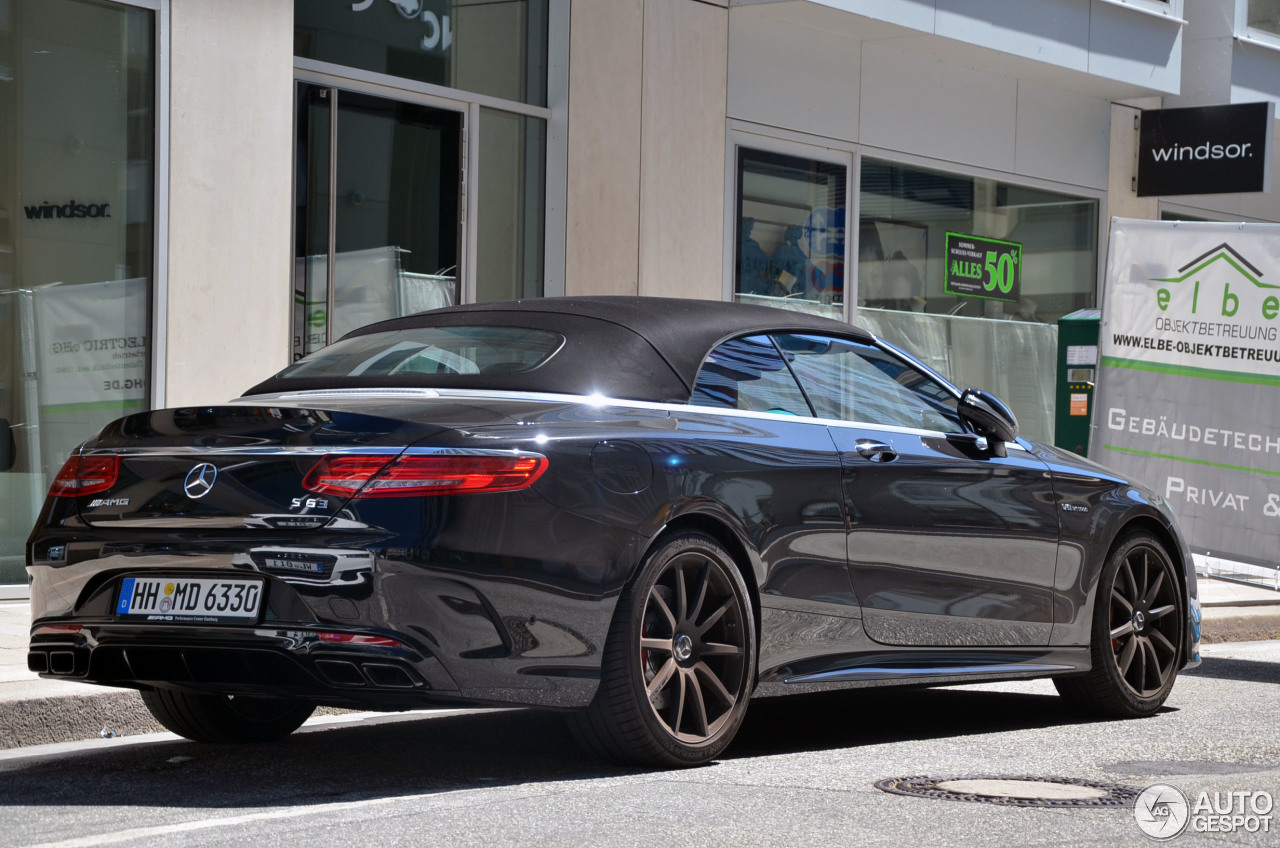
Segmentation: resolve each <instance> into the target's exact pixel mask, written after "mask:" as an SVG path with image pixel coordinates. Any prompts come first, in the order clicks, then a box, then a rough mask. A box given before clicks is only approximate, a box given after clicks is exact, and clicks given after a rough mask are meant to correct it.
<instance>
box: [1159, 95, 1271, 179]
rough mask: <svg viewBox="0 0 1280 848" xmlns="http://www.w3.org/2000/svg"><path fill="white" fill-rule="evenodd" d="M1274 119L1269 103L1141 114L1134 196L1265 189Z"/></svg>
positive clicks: (1162, 110)
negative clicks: (1136, 188) (1136, 189)
mask: <svg viewBox="0 0 1280 848" xmlns="http://www.w3.org/2000/svg"><path fill="white" fill-rule="evenodd" d="M1274 118H1275V105H1274V104H1273V103H1237V104H1234V105H1231V106H1196V107H1192V108H1187V109H1151V110H1148V111H1145V112H1143V113H1142V125H1141V129H1140V130H1139V132H1138V196H1139V197H1154V196H1161V195H1176V194H1230V193H1235V192H1257V191H1266V190H1267V189H1268V187H1269V186H1270V184H1271V147H1272V143H1271V139H1272V128H1273V126H1274V123H1273V121H1274Z"/></svg>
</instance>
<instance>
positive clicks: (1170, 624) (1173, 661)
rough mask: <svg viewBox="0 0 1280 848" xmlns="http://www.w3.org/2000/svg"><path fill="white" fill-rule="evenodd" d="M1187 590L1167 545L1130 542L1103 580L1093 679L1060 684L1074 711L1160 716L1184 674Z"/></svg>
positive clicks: (1138, 537) (1138, 536)
mask: <svg viewBox="0 0 1280 848" xmlns="http://www.w3.org/2000/svg"><path fill="white" fill-rule="evenodd" d="M1184 619H1185V610H1184V608H1183V599H1182V584H1181V583H1179V581H1178V575H1177V572H1176V571H1175V570H1174V565H1173V561H1172V559H1171V558H1170V557H1169V554H1168V553H1167V552H1166V551H1165V549H1164V546H1163V545H1162V544H1161V543H1160V542H1159V541H1158V540H1157V539H1156V538H1155V537H1154V536H1152V535H1151V534H1149V533H1135V534H1132V535H1129V536H1126V537H1125V538H1124V539H1122V540H1121V542H1120V543H1119V544H1118V545H1116V547H1115V549H1114V550H1112V552H1111V554H1110V556H1108V558H1107V563H1106V566H1105V567H1104V568H1103V569H1102V575H1101V577H1100V579H1099V580H1098V597H1097V599H1096V601H1095V603H1094V610H1093V637H1092V638H1091V639H1090V643H1089V654H1090V660H1091V663H1092V668H1091V669H1090V670H1089V671H1088V673H1086V674H1080V675H1072V676H1069V677H1056V678H1054V681H1053V682H1054V685H1055V686H1056V687H1057V689H1058V692H1059V694H1061V695H1062V697H1063V698H1065V699H1066V700H1067V701H1068V702H1069V703H1071V704H1072V705H1073V706H1076V707H1078V708H1081V709H1083V710H1085V711H1087V712H1090V713H1093V714H1095V715H1106V716H1119V717H1136V716H1147V715H1151V714H1152V713H1154V712H1155V711H1156V710H1158V709H1160V707H1161V706H1162V705H1163V704H1164V702H1165V699H1166V698H1168V697H1169V692H1170V690H1172V689H1173V683H1174V679H1175V678H1176V677H1177V674H1178V669H1179V668H1181V659H1182V641H1183V635H1184V634H1183V629H1184V628H1185V626H1186V624H1185V621H1184Z"/></svg>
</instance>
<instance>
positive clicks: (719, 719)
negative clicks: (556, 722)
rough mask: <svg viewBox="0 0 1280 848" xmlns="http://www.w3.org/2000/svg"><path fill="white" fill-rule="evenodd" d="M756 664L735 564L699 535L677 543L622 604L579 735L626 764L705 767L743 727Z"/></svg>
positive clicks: (575, 721) (664, 548)
mask: <svg viewBox="0 0 1280 848" xmlns="http://www.w3.org/2000/svg"><path fill="white" fill-rule="evenodd" d="M755 655H756V644H755V620H754V618H753V616H752V611H751V604H750V601H749V600H748V595H747V587H746V584H745V583H744V582H743V579H742V575H741V573H740V572H739V571H738V569H737V566H735V565H734V562H733V560H732V559H731V558H730V557H729V554H728V553H726V552H725V550H724V548H722V547H721V546H720V545H719V544H717V543H716V542H715V541H714V540H712V539H711V538H709V537H707V536H703V535H701V534H698V533H684V534H680V535H676V536H673V537H671V538H670V539H668V540H667V541H665V542H664V543H662V544H660V545H659V546H658V547H657V549H656V550H654V551H653V552H652V553H651V554H650V555H649V557H648V559H647V560H646V562H645V565H644V567H643V568H642V569H641V570H640V573H639V574H638V575H637V576H636V578H635V580H634V581H633V583H632V584H631V585H630V586H629V587H628V588H627V590H626V591H625V592H623V594H622V597H621V598H620V599H619V601H618V609H617V612H616V613H615V614H614V621H613V627H612V628H611V629H610V632H609V640H608V643H607V644H606V646H605V652H604V658H603V663H602V667H601V672H600V689H599V690H598V692H597V694H596V698H595V700H594V701H593V702H592V703H591V706H590V707H589V708H588V709H587V710H586V711H585V712H583V713H579V714H575V715H574V716H573V717H572V718H571V721H570V726H571V727H572V728H573V729H574V731H575V734H576V735H577V736H578V738H579V739H580V740H581V741H582V742H583V743H584V744H586V745H587V747H589V748H591V749H592V750H594V751H596V752H597V753H599V754H602V755H604V756H606V757H608V758H610V759H613V760H616V761H620V762H626V763H633V764H644V765H661V766H688V765H697V764H700V763H705V762H707V761H709V760H711V759H713V758H714V757H715V756H716V755H718V754H719V753H720V752H721V751H723V750H724V748H725V746H726V745H728V744H729V740H730V739H732V738H733V735H734V733H736V732H737V730H738V727H739V725H741V723H742V718H743V716H744V715H745V714H746V709H747V698H748V696H749V695H750V692H751V685H752V680H753V675H754V673H755Z"/></svg>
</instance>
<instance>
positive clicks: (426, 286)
mask: <svg viewBox="0 0 1280 848" xmlns="http://www.w3.org/2000/svg"><path fill="white" fill-rule="evenodd" d="M295 104H296V105H295V108H296V115H295V119H296V127H297V129H296V144H297V153H296V168H297V173H296V175H295V186H296V189H295V194H296V204H297V208H296V218H295V226H294V233H295V239H294V241H295V247H294V321H293V358H294V359H299V358H301V357H303V356H305V355H306V354H308V353H311V352H312V351H314V350H318V349H319V348H321V347H323V346H324V345H326V344H328V343H329V342H331V341H335V340H337V339H339V338H341V337H342V336H343V335H344V334H345V333H347V332H350V331H351V330H354V329H355V328H357V327H360V326H363V325H365V324H369V323H371V322H374V321H380V320H384V319H386V318H394V317H397V316H400V315H408V314H411V313H414V312H421V311H423V310H425V309H435V308H437V307H441V306H449V305H452V304H454V303H457V302H458V295H459V292H458V280H459V276H458V261H459V256H460V255H461V234H462V227H461V204H460V200H461V191H462V169H463V160H462V156H463V145H462V113H461V112H454V111H450V110H447V109H439V108H435V107H431V106H425V105H422V104H418V103H406V102H403V101H399V100H393V99H389V98H385V97H375V96H373V95H369V94H364V93H359V92H352V91H346V90H343V89H338V88H333V87H330V86H324V85H317V84H314V83H308V82H299V83H297V92H296V98H295Z"/></svg>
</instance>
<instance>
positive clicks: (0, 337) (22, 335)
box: [0, 0, 155, 583]
mask: <svg viewBox="0 0 1280 848" xmlns="http://www.w3.org/2000/svg"><path fill="white" fill-rule="evenodd" d="M154 23H155V22H154V13H152V12H150V11H147V10H142V9H135V8H130V7H126V6H119V5H116V4H111V3H104V2H94V0H6V1H5V2H0V583H25V582H26V576H25V573H24V571H23V567H22V566H23V544H24V542H25V540H26V536H27V534H28V533H29V532H30V530H31V525H32V524H33V523H34V519H35V511H36V510H38V509H39V508H40V504H41V502H42V501H43V500H44V494H45V491H46V490H47V488H48V485H47V484H48V480H49V478H50V475H51V474H55V473H57V471H58V469H59V468H60V467H61V465H62V462H63V460H65V459H66V457H67V455H68V454H69V453H70V451H71V449H72V448H73V447H75V445H76V444H78V443H79V442H80V441H81V440H83V439H84V438H85V437H86V436H88V435H90V434H91V433H92V432H94V431H95V430H97V429H98V428H100V427H101V426H102V425H103V424H105V423H106V422H107V421H110V420H111V419H113V418H117V417H119V416H120V415H122V414H125V413H127V412H131V411H134V410H139V409H143V408H145V407H146V406H147V404H148V399H149V393H148V380H149V377H150V374H149V368H150V356H149V352H150V342H151V339H150V331H149V327H150V301H151V275H152V273H153V271H152V264H153V260H152V257H153V255H154V242H153V238H154V219H153V191H154V161H155V159H154V152H153V146H154V139H155V104H154V97H155V72H154V65H153V58H154V52H153V45H154V42H155V38H154Z"/></svg>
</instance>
